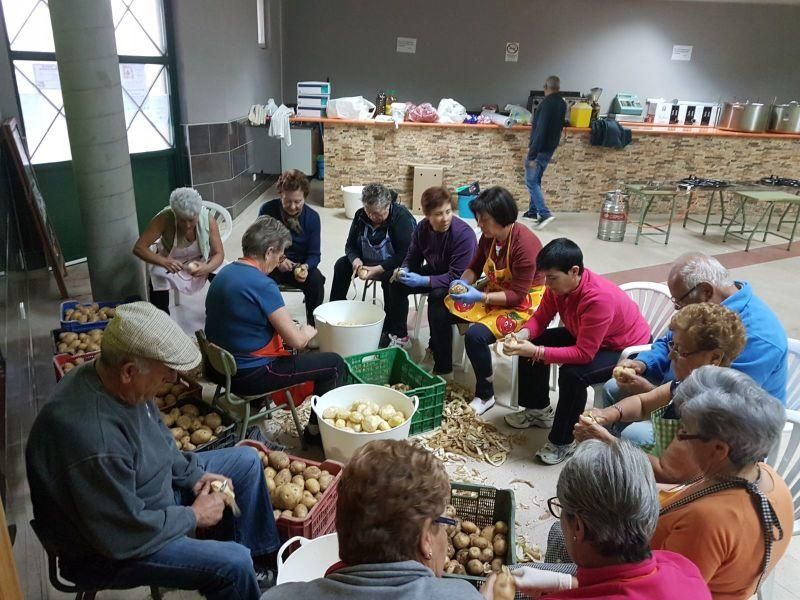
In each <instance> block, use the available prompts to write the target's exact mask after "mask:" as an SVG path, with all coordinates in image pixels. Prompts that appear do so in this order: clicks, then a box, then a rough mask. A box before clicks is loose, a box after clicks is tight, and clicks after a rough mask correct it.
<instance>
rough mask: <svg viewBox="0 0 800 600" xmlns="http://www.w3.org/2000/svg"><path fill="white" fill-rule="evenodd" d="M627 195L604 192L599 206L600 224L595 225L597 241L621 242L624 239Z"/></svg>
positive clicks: (617, 192) (626, 219)
mask: <svg viewBox="0 0 800 600" xmlns="http://www.w3.org/2000/svg"><path fill="white" fill-rule="evenodd" d="M628 206H629V203H628V194H626V193H625V192H623V191H622V190H612V191H610V192H606V196H605V198H604V199H603V203H602V204H601V205H600V223H599V224H598V225H597V239H600V240H603V241H606V242H621V241H623V240H624V239H625V229H626V227H627V225H628Z"/></svg>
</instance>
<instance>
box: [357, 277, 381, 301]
mask: <svg viewBox="0 0 800 600" xmlns="http://www.w3.org/2000/svg"><path fill="white" fill-rule="evenodd" d="M370 288H372V303H373V304H375V302H376V300H377V294H378V280H377V279H366V280H364V291H363V292H361V301H362V302H366V301H367V290H368V289H370Z"/></svg>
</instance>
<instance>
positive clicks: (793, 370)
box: [786, 338, 800, 410]
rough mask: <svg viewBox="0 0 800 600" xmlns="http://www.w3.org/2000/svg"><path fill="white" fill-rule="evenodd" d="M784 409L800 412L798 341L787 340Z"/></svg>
mask: <svg viewBox="0 0 800 600" xmlns="http://www.w3.org/2000/svg"><path fill="white" fill-rule="evenodd" d="M788 362H789V364H788V369H787V378H786V408H789V409H792V410H800V340H795V339H792V338H789V359H788Z"/></svg>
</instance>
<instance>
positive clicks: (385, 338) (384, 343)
mask: <svg viewBox="0 0 800 600" xmlns="http://www.w3.org/2000/svg"><path fill="white" fill-rule="evenodd" d="M391 341H392V339H391V338H390V337H389V332H388V331H384V332H383V333H381V339H380V341H379V342H378V348H387V347H388V346H389V343H390V342H391Z"/></svg>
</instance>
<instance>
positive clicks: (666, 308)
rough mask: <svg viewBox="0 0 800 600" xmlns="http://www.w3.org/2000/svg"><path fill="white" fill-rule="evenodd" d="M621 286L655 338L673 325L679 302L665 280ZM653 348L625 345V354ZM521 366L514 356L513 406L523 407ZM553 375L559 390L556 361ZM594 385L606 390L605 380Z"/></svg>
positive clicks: (552, 387)
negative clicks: (519, 375)
mask: <svg viewBox="0 0 800 600" xmlns="http://www.w3.org/2000/svg"><path fill="white" fill-rule="evenodd" d="M619 287H620V289H621V290H622V291H624V292H625V293H626V294H628V296H630V297H631V299H632V300H633V301H634V302H636V304H637V305H638V307H639V312H641V313H642V316H643V317H644V319H645V321H647V323H648V325H650V333H651V335H652V336H653V339H656V338H659V337H661V336H662V335H664V332H665V331H666V330H667V328H668V327H669V321H670V319H671V318H672V315H673V313H674V312H675V305H674V303H673V302H672V295H671V294H670V293H669V288H668V287H667V286H666V285H664V284H663V283H654V282H652V281H632V282H630V283H623V284H622V285H620V286H619ZM554 323H555V326H556V327H557V326H558V321H557V320H555V319H554V321H553V323H551V324H550V326H551V327H553V326H554ZM649 348H650V344H646V345H641V346H631V347H629V348H625V349H624V350H623V351H622V358H627V357H628V356H630V355H631V354H633V353H637V352H643V351H644V350H647V349H649ZM518 369H519V357H518V356H514V357H512V361H511V378H512V381H511V403H510V406H511V408H518V407H519V384H518V382H517V379H518V376H517V371H518ZM550 377H551V382H550V389H551V390H554V391H555V389H556V384H557V378H558V374H557V371H556V365H553V367H552V369H551V375H550ZM604 383H605V382H604ZM592 388H593V389H594V393H595V398H596V397H597V395H598V394H600V393H602V389H603V384H602V383H598V384H596V385H593V386H592Z"/></svg>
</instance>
